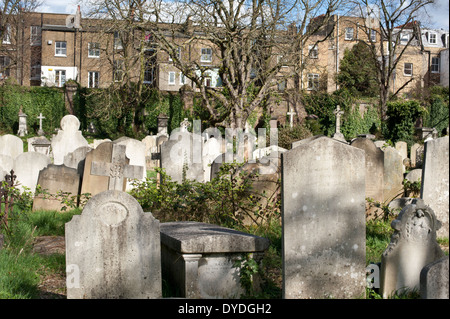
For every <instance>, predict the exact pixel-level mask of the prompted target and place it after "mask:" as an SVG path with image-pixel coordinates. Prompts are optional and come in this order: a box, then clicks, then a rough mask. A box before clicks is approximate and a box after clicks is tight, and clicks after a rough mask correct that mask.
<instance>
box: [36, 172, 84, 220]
mask: <svg viewBox="0 0 450 319" xmlns="http://www.w3.org/2000/svg"><path fill="white" fill-rule="evenodd" d="M37 184H38V185H40V186H41V188H42V190H43V191H44V193H43V194H39V195H38V196H35V197H34V199H33V211H36V210H41V209H45V210H56V211H61V210H62V208H63V207H64V206H65V205H64V204H63V203H62V202H61V201H62V196H64V197H67V198H68V199H70V198H71V197H72V196H77V195H78V192H79V190H80V189H79V188H80V174H78V173H77V170H76V169H75V168H70V167H67V166H65V165H54V164H50V165H48V166H47V167H46V168H44V169H42V170H41V171H40V172H39V177H38V181H37ZM75 204H77V200H75Z"/></svg>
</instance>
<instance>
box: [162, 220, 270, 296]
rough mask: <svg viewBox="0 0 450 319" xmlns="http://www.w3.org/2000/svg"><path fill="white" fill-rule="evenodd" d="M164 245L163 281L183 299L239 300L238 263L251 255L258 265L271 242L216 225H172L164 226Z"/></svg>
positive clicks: (240, 289) (195, 223) (180, 223)
mask: <svg viewBox="0 0 450 319" xmlns="http://www.w3.org/2000/svg"><path fill="white" fill-rule="evenodd" d="M161 245H162V247H161V248H162V254H161V256H162V269H163V277H165V278H167V280H168V282H170V284H171V285H172V287H173V289H174V290H175V291H178V292H179V294H180V297H186V298H239V297H240V295H241V294H242V293H244V290H243V289H242V287H241V285H240V280H239V279H240V277H239V267H237V266H236V265H235V262H236V261H238V260H241V259H242V258H243V257H245V256H246V255H247V254H252V256H253V258H254V259H255V260H256V261H257V262H258V261H259V260H260V259H261V258H262V254H263V253H264V251H265V250H266V249H267V248H268V246H269V241H268V240H267V239H265V238H262V237H258V236H254V235H250V234H246V233H242V232H239V231H236V230H233V229H229V228H225V227H220V226H217V225H212V224H205V223H198V222H170V223H163V224H161ZM256 288H257V287H256Z"/></svg>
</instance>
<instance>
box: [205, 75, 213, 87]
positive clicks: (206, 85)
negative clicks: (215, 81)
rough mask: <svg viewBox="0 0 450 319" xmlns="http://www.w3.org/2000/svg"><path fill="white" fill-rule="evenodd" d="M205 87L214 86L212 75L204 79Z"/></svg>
mask: <svg viewBox="0 0 450 319" xmlns="http://www.w3.org/2000/svg"><path fill="white" fill-rule="evenodd" d="M203 83H204V85H205V87H207V88H209V87H212V79H211V77H210V76H207V77H205V79H204V81H203Z"/></svg>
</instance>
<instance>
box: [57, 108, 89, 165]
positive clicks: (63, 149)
mask: <svg viewBox="0 0 450 319" xmlns="http://www.w3.org/2000/svg"><path fill="white" fill-rule="evenodd" d="M60 125H61V130H59V131H58V134H57V135H56V136H55V137H54V138H53V139H52V151H53V163H54V164H56V165H60V164H63V163H64V156H66V155H67V154H68V153H70V152H73V151H74V150H76V149H77V148H79V147H81V146H88V142H87V141H86V139H85V138H84V137H83V135H82V134H81V131H79V128H80V121H79V120H78V119H77V117H76V116H74V115H66V116H64V117H63V118H62V119H61V124H60Z"/></svg>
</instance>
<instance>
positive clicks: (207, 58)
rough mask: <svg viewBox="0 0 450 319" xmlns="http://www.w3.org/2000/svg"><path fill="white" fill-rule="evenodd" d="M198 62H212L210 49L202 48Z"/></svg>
mask: <svg viewBox="0 0 450 319" xmlns="http://www.w3.org/2000/svg"><path fill="white" fill-rule="evenodd" d="M201 54H202V55H201V57H200V62H212V49H211V48H202V52H201Z"/></svg>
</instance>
